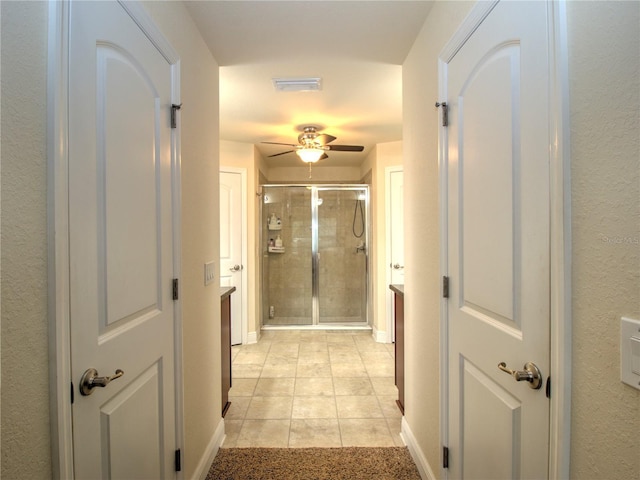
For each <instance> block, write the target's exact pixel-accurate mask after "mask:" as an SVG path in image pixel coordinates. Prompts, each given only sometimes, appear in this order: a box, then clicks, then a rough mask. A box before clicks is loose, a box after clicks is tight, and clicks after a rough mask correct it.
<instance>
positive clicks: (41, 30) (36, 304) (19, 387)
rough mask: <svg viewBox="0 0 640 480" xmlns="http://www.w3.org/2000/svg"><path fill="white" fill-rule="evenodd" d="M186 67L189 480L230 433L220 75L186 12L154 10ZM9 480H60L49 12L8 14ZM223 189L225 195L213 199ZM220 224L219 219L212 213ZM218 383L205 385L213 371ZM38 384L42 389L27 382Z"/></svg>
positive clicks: (30, 6) (5, 469)
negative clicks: (222, 289)
mask: <svg viewBox="0 0 640 480" xmlns="http://www.w3.org/2000/svg"><path fill="white" fill-rule="evenodd" d="M146 6H147V8H148V10H149V11H150V12H151V14H152V16H153V17H154V19H155V21H156V22H157V23H158V25H159V26H160V28H161V30H162V31H163V33H164V34H165V35H166V36H167V38H168V39H169V41H170V42H171V43H172V45H173V47H174V48H175V49H176V50H177V51H178V53H179V54H180V57H181V61H182V63H181V69H182V70H181V74H182V75H181V82H182V101H183V103H184V105H185V107H186V106H187V105H188V106H189V107H188V108H184V109H183V110H182V111H181V114H180V116H181V123H182V185H183V187H182V242H183V244H182V247H183V257H182V269H183V270H182V288H181V291H182V307H183V324H184V330H183V333H184V344H185V345H188V348H185V351H184V374H185V375H184V382H185V405H184V410H185V432H186V438H185V454H186V455H185V473H186V476H185V477H186V478H189V477H190V476H191V475H193V472H194V469H195V467H196V465H197V464H198V462H200V461H201V459H202V455H203V454H204V452H205V448H206V447H207V445H208V444H209V442H210V440H211V438H212V436H213V433H214V431H215V429H216V428H217V427H218V425H219V424H220V421H221V418H220V411H221V399H220V396H221V391H220V388H221V387H220V371H219V362H220V341H219V339H220V332H219V324H220V320H219V319H220V300H219V299H220V296H219V289H218V285H217V284H216V285H212V286H210V287H208V288H205V287H204V285H203V282H202V269H203V264H204V261H205V260H209V259H211V258H216V257H218V256H219V253H218V250H219V247H218V243H219V239H218V236H219V235H218V220H217V219H218V201H219V199H218V194H217V189H216V186H217V185H218V142H217V137H218V135H217V133H216V132H217V131H218V94H217V82H218V70H217V65H216V62H215V61H214V60H213V58H212V57H211V55H210V53H209V51H208V49H207V48H206V47H205V45H204V43H203V41H202V39H201V38H200V36H199V34H198V33H197V30H196V29H195V27H194V25H193V22H192V20H191V18H190V17H189V16H188V15H187V13H186V10H185V9H184V7H183V6H182V5H181V4H180V3H177V2H157V3H154V2H150V3H148V4H146ZM1 8H2V59H1V61H2V65H1V66H2V92H1V93H2V152H1V153H2V189H1V191H2V299H3V302H2V474H1V476H2V478H16V479H18V478H20V479H22V478H38V479H40V478H49V477H50V476H51V453H50V435H49V389H48V385H47V383H46V380H45V383H44V384H43V383H42V379H44V378H47V372H48V368H49V367H48V334H47V330H48V319H47V294H46V292H47V260H46V256H47V232H46V227H47V213H46V205H47V197H46V196H47V190H46V181H47V168H46V151H45V149H46V100H47V99H46V78H47V70H46V68H47V67H46V55H47V22H48V14H47V8H48V6H47V4H46V3H45V2H2V4H1ZM212 186H213V188H212ZM211 212H213V213H211ZM203 370H205V371H207V372H210V373H209V377H210V379H211V381H210V382H205V383H203V382H202V381H201V379H202V371H203ZM29 372H31V374H33V373H35V374H36V375H38V376H39V379H40V380H39V381H37V382H34V381H33V377H29V375H27V373H29Z"/></svg>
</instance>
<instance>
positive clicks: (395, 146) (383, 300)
mask: <svg viewBox="0 0 640 480" xmlns="http://www.w3.org/2000/svg"><path fill="white" fill-rule="evenodd" d="M401 165H402V142H401V141H398V142H387V143H379V144H377V145H376V146H375V148H374V149H373V150H372V151H371V153H370V154H369V155H367V158H366V159H365V161H364V162H363V163H362V165H361V166H360V176H361V177H364V176H365V175H366V174H367V173H370V174H371V187H370V190H369V196H370V203H371V205H370V211H371V217H370V218H371V235H372V238H371V242H370V243H371V247H372V248H371V249H370V250H369V254H370V255H371V257H372V258H371V276H370V282H371V285H370V292H371V293H370V295H371V298H372V301H371V302H370V303H371V307H372V310H373V312H372V314H373V327H374V329H375V332H374V333H375V334H376V337H377V339H379V340H386V341H388V340H389V336H388V333H389V332H387V297H388V296H389V295H390V292H391V291H390V290H389V285H388V282H387V256H386V252H387V232H386V218H385V213H386V195H387V185H386V179H385V170H386V169H387V168H388V167H391V166H401Z"/></svg>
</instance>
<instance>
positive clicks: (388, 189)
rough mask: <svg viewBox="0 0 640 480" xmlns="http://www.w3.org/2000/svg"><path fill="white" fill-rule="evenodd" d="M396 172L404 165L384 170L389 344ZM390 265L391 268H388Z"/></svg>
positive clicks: (392, 331)
mask: <svg viewBox="0 0 640 480" xmlns="http://www.w3.org/2000/svg"><path fill="white" fill-rule="evenodd" d="M396 172H403V174H404V167H403V166H402V165H394V166H391V167H386V168H385V169H384V184H385V195H384V197H385V198H384V210H385V215H384V218H385V232H386V238H385V243H386V249H385V250H386V251H385V255H386V257H385V263H384V269H385V272H386V273H385V279H386V282H385V283H386V285H387V286H386V288H385V292H386V294H385V298H386V302H385V303H386V312H387V322H386V325H387V342H388V343H393V342H395V329H394V318H393V305H394V296H393V292H392V291H391V290H390V289H389V287H388V286H389V285H390V284H391V276H392V273H391V268H392V267H391V263H392V261H393V259H392V258H391V256H392V254H393V252H392V251H391V215H392V214H393V213H392V211H391V174H392V173H396ZM387 265H389V267H387Z"/></svg>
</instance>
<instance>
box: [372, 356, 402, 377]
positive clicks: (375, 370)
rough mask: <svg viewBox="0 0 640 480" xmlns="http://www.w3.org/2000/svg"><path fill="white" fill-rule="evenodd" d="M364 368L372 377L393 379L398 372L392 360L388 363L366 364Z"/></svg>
mask: <svg viewBox="0 0 640 480" xmlns="http://www.w3.org/2000/svg"><path fill="white" fill-rule="evenodd" d="M364 366H365V368H366V369H367V373H368V374H369V376H370V377H392V376H393V375H394V374H395V371H396V369H395V365H394V363H393V361H392V360H389V361H388V362H375V363H365V364H364Z"/></svg>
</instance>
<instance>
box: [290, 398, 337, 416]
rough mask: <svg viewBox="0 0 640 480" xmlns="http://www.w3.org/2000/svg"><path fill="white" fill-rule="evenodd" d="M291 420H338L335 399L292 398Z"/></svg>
mask: <svg viewBox="0 0 640 480" xmlns="http://www.w3.org/2000/svg"><path fill="white" fill-rule="evenodd" d="M291 418H338V415H337V413H336V400H335V397H333V396H317V397H313V396H306V395H305V396H301V397H293V410H292V413H291Z"/></svg>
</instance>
